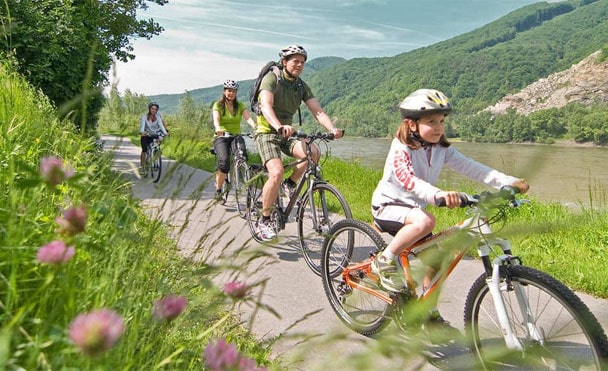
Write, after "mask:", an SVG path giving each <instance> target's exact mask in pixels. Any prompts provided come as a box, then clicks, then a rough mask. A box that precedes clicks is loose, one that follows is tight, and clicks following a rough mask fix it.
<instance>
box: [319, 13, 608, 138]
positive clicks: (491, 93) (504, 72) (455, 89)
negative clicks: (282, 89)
mask: <svg viewBox="0 0 608 371" xmlns="http://www.w3.org/2000/svg"><path fill="white" fill-rule="evenodd" d="M586 3H587V4H585V2H580V1H566V2H560V3H538V4H534V5H530V6H527V7H524V8H521V9H519V10H517V11H514V12H512V13H510V14H508V15H507V16H505V17H503V18H501V19H499V20H497V21H495V22H493V23H490V24H488V25H486V26H484V27H481V28H479V29H477V30H474V31H472V32H469V33H467V34H463V35H460V36H458V37H455V38H452V39H450V40H447V41H444V42H440V43H437V44H434V45H431V46H428V47H425V48H420V49H417V50H414V51H411V52H408V53H404V54H400V55H397V56H395V57H392V58H375V59H354V60H350V61H348V62H346V63H343V64H341V65H339V66H335V67H332V68H328V69H327V70H324V71H321V72H319V73H318V74H315V75H314V76H312V78H311V79H310V80H309V82H310V84H311V85H312V86H313V87H314V90H315V94H316V96H317V97H319V99H320V100H321V103H322V104H323V106H324V107H326V109H327V111H328V113H329V114H330V115H331V116H332V117H335V118H336V119H337V120H338V121H339V123H340V125H341V126H342V127H345V128H347V129H348V130H349V132H350V133H351V134H353V135H354V134H359V135H365V136H384V135H387V134H389V133H392V131H393V130H392V126H391V124H394V123H395V121H398V120H399V116H398V114H397V109H396V106H397V104H398V103H399V101H400V100H402V99H403V98H404V97H405V96H406V95H407V94H408V93H409V92H411V91H413V90H415V89H418V88H421V87H433V88H437V89H440V90H443V91H444V92H446V93H447V94H448V95H449V96H450V97H451V98H452V100H453V102H454V104H455V105H456V108H457V110H458V112H459V113H475V112H478V111H479V110H481V109H483V108H485V107H487V106H488V105H490V104H494V103H495V102H497V101H498V100H499V99H500V98H502V97H503V96H504V95H506V94H508V93H513V92H516V91H519V90H520V89H521V88H523V87H525V86H526V85H528V84H530V83H532V82H534V81H536V80H538V79H540V78H543V77H546V76H548V75H549V74H551V73H554V72H557V71H560V70H563V69H566V68H569V67H570V66H571V65H572V64H574V63H577V62H578V61H580V60H581V59H583V58H584V57H586V56H588V55H589V54H591V53H592V52H594V51H596V50H598V49H601V48H602V46H605V45H606V35H608V14H607V13H608V1H595V2H589V1H587V2H586Z"/></svg>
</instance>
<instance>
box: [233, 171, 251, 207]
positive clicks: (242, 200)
mask: <svg viewBox="0 0 608 371" xmlns="http://www.w3.org/2000/svg"><path fill="white" fill-rule="evenodd" d="M233 171H234V176H233V178H232V179H233V185H232V186H233V188H234V200H235V202H236V209H237V211H238V212H239V215H240V216H241V218H246V212H247V181H248V180H249V166H248V165H247V163H246V162H245V161H242V160H237V161H235V162H234V167H233Z"/></svg>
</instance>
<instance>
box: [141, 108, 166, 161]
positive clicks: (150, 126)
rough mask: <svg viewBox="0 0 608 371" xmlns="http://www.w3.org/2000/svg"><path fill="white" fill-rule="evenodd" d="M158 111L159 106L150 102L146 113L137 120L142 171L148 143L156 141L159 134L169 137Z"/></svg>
mask: <svg viewBox="0 0 608 371" xmlns="http://www.w3.org/2000/svg"><path fill="white" fill-rule="evenodd" d="M159 109H160V106H159V105H158V103H156V102H150V103H149V104H148V113H147V114H143V115H141V118H140V120H139V135H140V143H141V155H140V163H141V167H142V169H143V167H144V156H145V154H146V152H147V151H148V147H149V146H150V143H152V141H153V140H154V139H158V137H159V136H158V133H161V134H162V135H163V136H167V135H169V132H168V131H167V129H166V128H165V125H164V123H163V117H162V115H161V114H160V113H159V112H158V110H159ZM151 133H152V134H151Z"/></svg>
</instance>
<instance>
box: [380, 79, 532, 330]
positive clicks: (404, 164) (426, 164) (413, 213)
mask: <svg viewBox="0 0 608 371" xmlns="http://www.w3.org/2000/svg"><path fill="white" fill-rule="evenodd" d="M399 109H400V111H401V116H402V122H401V125H400V126H399V128H398V129H397V132H396V133H395V138H394V139H393V141H392V143H391V147H390V150H389V152H388V156H387V158H386V162H385V165H384V172H383V175H382V179H381V180H380V182H379V183H378V185H377V187H376V189H375V190H374V193H373V195H372V216H373V218H374V223H375V224H376V226H377V227H378V228H379V229H380V230H382V231H384V232H387V233H390V234H391V235H393V236H394V238H393V239H392V240H391V241H390V243H389V244H388V246H387V247H386V249H385V250H384V251H383V252H382V255H380V256H378V257H377V258H376V259H375V260H374V261H373V263H372V271H373V272H374V273H375V274H377V275H378V276H379V277H380V283H381V285H382V286H383V287H384V288H385V289H386V290H389V291H401V290H402V289H403V288H404V286H405V282H403V279H402V277H403V273H402V272H399V269H397V262H396V261H395V258H396V257H398V256H399V254H400V253H401V252H402V251H403V250H404V249H405V248H407V247H409V246H411V245H412V244H414V243H415V242H416V241H418V240H420V239H422V238H423V237H425V236H427V235H428V234H430V233H432V231H433V229H434V227H435V217H434V216H433V215H432V214H431V213H429V212H428V211H426V210H425V209H426V206H427V205H428V204H435V200H437V199H439V198H444V199H445V203H446V206H447V207H449V208H454V207H458V206H460V195H459V193H458V192H455V191H444V190H442V189H440V188H437V187H436V186H435V183H436V182H437V181H438V179H439V175H440V173H441V170H442V168H443V166H444V165H446V166H448V167H449V168H451V169H453V170H455V171H457V172H459V173H461V174H463V175H465V176H467V177H469V178H471V179H473V180H476V181H478V182H480V183H482V184H485V185H487V186H490V187H494V188H500V187H502V186H507V185H510V186H513V187H515V188H518V189H519V190H520V191H521V193H526V192H527V191H528V188H529V186H528V183H527V182H526V181H525V180H524V179H519V178H515V177H512V176H509V175H506V174H503V173H501V172H499V171H496V170H494V169H491V168H489V167H488V166H485V165H483V164H481V163H479V162H477V161H475V160H473V159H471V158H469V157H466V156H465V155H463V154H462V153H460V152H459V151H458V150H456V149H455V148H454V147H451V146H450V142H448V140H447V138H446V137H445V127H444V125H445V117H446V116H447V115H448V114H449V113H450V112H451V111H452V104H451V103H450V101H449V100H448V98H447V97H446V96H445V95H444V94H443V93H442V92H440V91H437V90H434V89H419V90H416V91H415V92H413V93H411V94H410V95H408V96H407V97H406V98H405V99H404V100H403V102H401V104H400V105H399ZM434 251H435V250H432V251H431V254H432V253H433V252H434ZM427 255H428V254H427ZM426 258H428V259H430V260H432V262H429V260H427V259H425V257H422V259H421V260H422V262H423V263H424V264H425V277H424V283H423V287H427V286H428V285H429V284H430V280H431V279H432V278H433V276H434V275H435V272H436V270H437V269H439V267H438V265H440V264H438V263H436V261H437V260H439V261H440V260H441V259H436V258H435V257H430V256H427V257H426ZM437 297H438V295H436V296H435V297H434V300H435V301H434V302H431V304H432V305H433V306H434V305H436V299H437ZM426 325H427V326H429V327H431V326H437V327H439V328H442V329H443V330H446V329H447V330H451V329H453V328H451V326H450V325H449V323H447V321H445V320H444V319H443V318H442V317H441V315H439V312H438V311H437V309H436V308H431V312H430V314H429V317H428V318H427V321H426ZM453 330H455V329H453Z"/></svg>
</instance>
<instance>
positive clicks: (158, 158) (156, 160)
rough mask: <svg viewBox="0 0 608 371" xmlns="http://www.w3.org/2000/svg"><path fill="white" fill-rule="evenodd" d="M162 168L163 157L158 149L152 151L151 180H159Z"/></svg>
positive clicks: (156, 181) (155, 181)
mask: <svg viewBox="0 0 608 371" xmlns="http://www.w3.org/2000/svg"><path fill="white" fill-rule="evenodd" d="M162 169H163V159H162V155H161V152H160V150H158V151H154V152H153V154H152V171H151V173H150V174H151V175H152V180H153V181H154V183H158V181H159V180H160V174H161V172H162Z"/></svg>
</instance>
